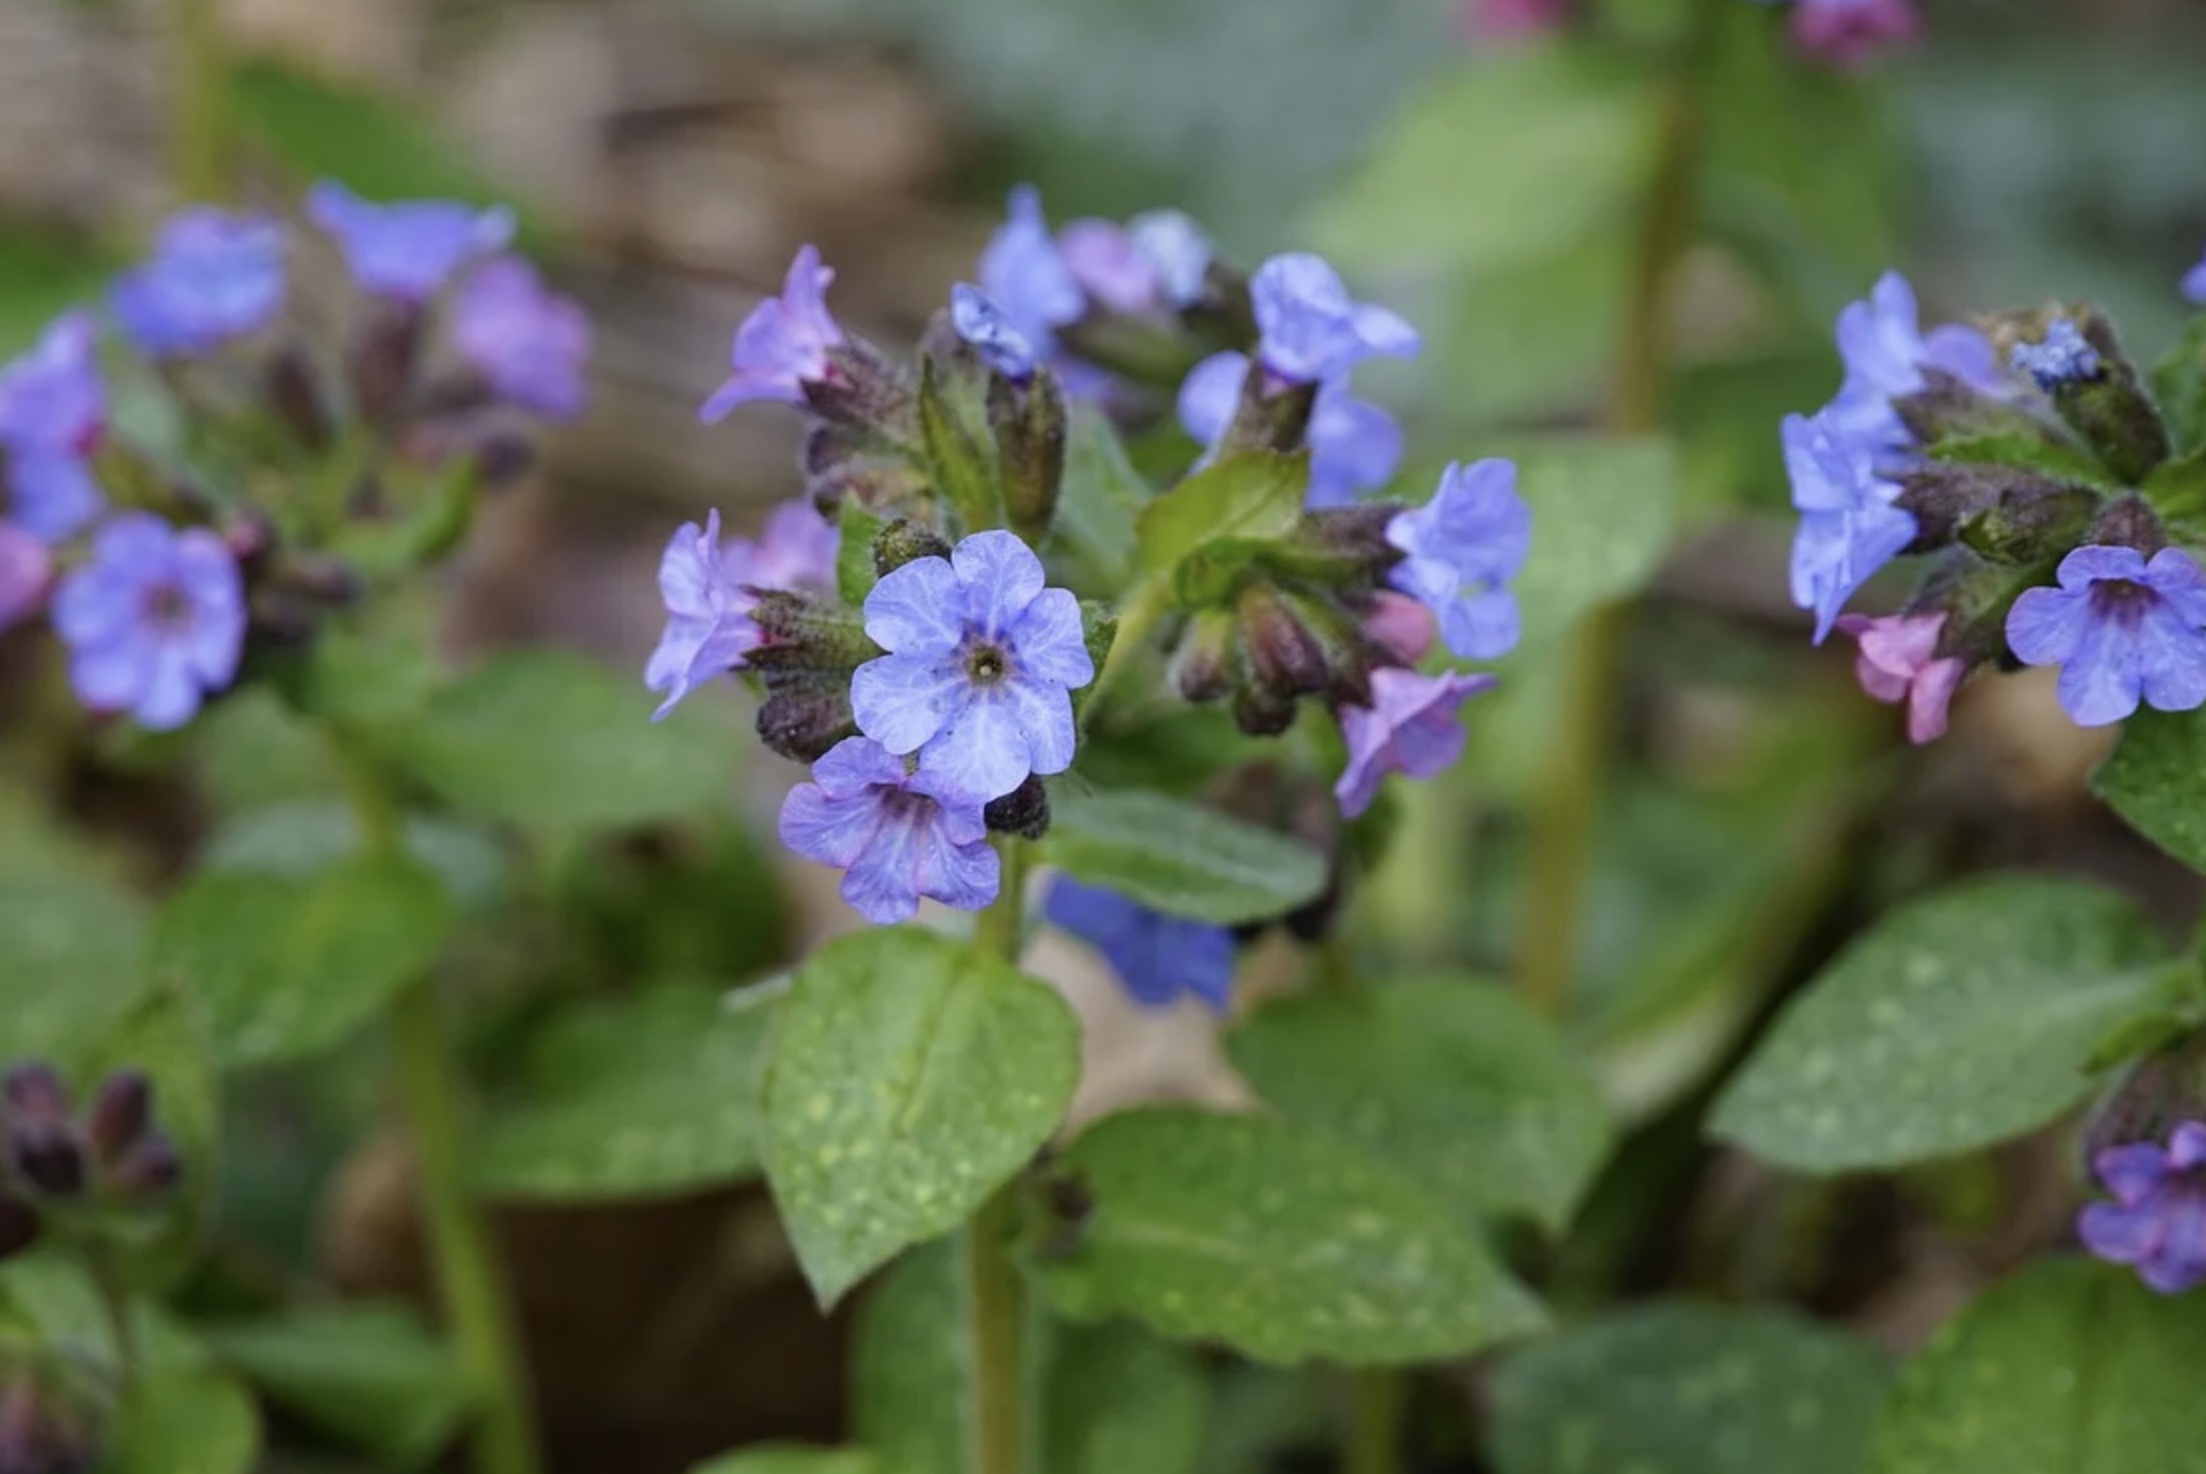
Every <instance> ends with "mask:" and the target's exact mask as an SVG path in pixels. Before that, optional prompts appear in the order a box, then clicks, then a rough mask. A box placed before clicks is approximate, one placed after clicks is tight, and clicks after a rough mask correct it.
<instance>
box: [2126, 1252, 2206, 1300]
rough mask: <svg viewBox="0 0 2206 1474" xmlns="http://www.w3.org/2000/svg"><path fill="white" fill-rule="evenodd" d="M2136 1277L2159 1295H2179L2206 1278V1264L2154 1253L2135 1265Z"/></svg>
mask: <svg viewBox="0 0 2206 1474" xmlns="http://www.w3.org/2000/svg"><path fill="white" fill-rule="evenodd" d="M2137 1278H2139V1279H2140V1280H2143V1281H2144V1283H2145V1288H2147V1289H2149V1290H2151V1291H2153V1292H2154V1293H2156V1294H2161V1295H2180V1294H2182V1293H2183V1292H2184V1291H2186V1290H2188V1289H2190V1288H2192V1287H2193V1286H2195V1285H2196V1284H2198V1283H2199V1281H2200V1280H2206V1264H2201V1263H2200V1262H2199V1261H2197V1260H2194V1259H2179V1258H2175V1257H2173V1256H2169V1255H2160V1254H2156V1255H2154V1256H2152V1257H2151V1258H2149V1259H2146V1260H2144V1261H2143V1262H2141V1263H2140V1264H2138V1266H2137Z"/></svg>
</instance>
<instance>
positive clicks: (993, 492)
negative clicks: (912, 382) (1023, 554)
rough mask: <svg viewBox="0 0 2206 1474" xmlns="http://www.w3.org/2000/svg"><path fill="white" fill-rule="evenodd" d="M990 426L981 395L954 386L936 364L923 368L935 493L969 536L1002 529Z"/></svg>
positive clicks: (923, 427) (924, 430) (922, 427)
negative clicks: (987, 529) (987, 430)
mask: <svg viewBox="0 0 2206 1474" xmlns="http://www.w3.org/2000/svg"><path fill="white" fill-rule="evenodd" d="M987 423H988V415H987V412H986V410H985V409H983V408H982V407H981V405H980V401H979V396H978V394H977V392H975V391H974V390H973V389H971V388H970V387H969V386H966V385H964V384H960V383H956V382H953V381H952V380H951V379H950V378H948V377H947V376H946V375H944V374H943V372H942V370H941V369H940V368H939V367H937V366H936V364H935V362H934V360H932V359H929V360H927V361H926V363H924V364H923V365H921V368H920V375H919V439H920V446H921V449H922V451H923V453H924V454H925V456H926V458H927V466H928V468H929V471H930V473H931V476H932V479H933V481H934V485H935V490H937V491H938V492H940V493H941V494H942V496H943V499H944V500H946V501H948V502H949V504H950V505H951V506H952V507H954V508H956V510H957V514H958V516H959V517H960V518H962V519H964V522H965V529H966V531H968V532H978V531H980V529H982V528H984V527H1000V526H1002V525H1003V488H1002V486H1001V485H1000V484H999V478H998V476H997V471H996V456H995V442H994V440H993V439H991V438H988V437H987V436H986V435H985V434H984V433H983V432H982V429H981V428H980V427H984V426H986V424H987Z"/></svg>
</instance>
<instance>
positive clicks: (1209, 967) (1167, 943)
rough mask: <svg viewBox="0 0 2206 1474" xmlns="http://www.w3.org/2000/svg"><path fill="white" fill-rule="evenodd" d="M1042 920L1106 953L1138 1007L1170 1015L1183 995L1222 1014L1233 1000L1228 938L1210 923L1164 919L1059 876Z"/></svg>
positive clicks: (1107, 892)
mask: <svg viewBox="0 0 2206 1474" xmlns="http://www.w3.org/2000/svg"><path fill="white" fill-rule="evenodd" d="M1042 915H1043V916H1044V917H1046V918H1047V919H1048V921H1049V923H1050V924H1051V925H1052V926H1056V927H1059V928H1062V929H1063V930H1065V931H1068V932H1070V933H1072V934H1073V935H1074V936H1076V937H1078V938H1080V939H1081V940H1082V941H1084V942H1086V943H1088V944H1089V945H1090V946H1092V947H1094V948H1095V949H1096V950H1097V951H1098V952H1101V953H1102V954H1103V959H1104V961H1106V962H1108V963H1110V965H1111V970H1112V971H1113V972H1115V973H1117V974H1118V978H1119V981H1120V982H1122V983H1124V984H1125V985H1126V991H1127V993H1128V994H1130V995H1131V996H1132V998H1133V1000H1134V1001H1135V1002H1136V1003H1139V1004H1140V1005H1141V1006H1142V1007H1144V1008H1169V1007H1170V1006H1171V1005H1172V1004H1173V1003H1175V1002H1177V1001H1178V1000H1179V999H1180V998H1181V997H1183V996H1193V997H1196V998H1200V999H1201V1000H1202V1001H1203V1002H1204V1003H1206V1004H1208V1005H1210V1008H1211V1010H1212V1011H1213V1012H1215V1013H1224V1012H1225V1011H1226V1004H1227V1003H1228V1002H1230V1001H1231V1000H1232V996H1233V963H1234V951H1235V948H1234V942H1233V933H1232V931H1230V930H1229V929H1227V928H1226V927H1222V926H1217V925H1215V924H1213V923H1211V922H1207V921H1191V920H1189V919H1188V918H1186V917H1184V916H1167V915H1165V914H1164V913H1163V912H1161V911H1152V910H1150V909H1149V908H1148V907H1147V906H1144V905H1142V904H1141V903H1140V902H1139V901H1135V900H1130V899H1128V898H1127V897H1125V896H1122V895H1120V894H1119V893H1118V892H1117V891H1114V890H1108V889H1105V888H1104V887H1102V886H1099V885H1087V884H1084V883H1082V882H1081V881H1077V880H1074V879H1072V878H1071V877H1070V876H1064V875H1061V876H1059V877H1057V879H1056V880H1055V881H1053V882H1051V884H1050V888H1049V894H1048V896H1047V897H1046V898H1045V899H1044V900H1043V902H1042Z"/></svg>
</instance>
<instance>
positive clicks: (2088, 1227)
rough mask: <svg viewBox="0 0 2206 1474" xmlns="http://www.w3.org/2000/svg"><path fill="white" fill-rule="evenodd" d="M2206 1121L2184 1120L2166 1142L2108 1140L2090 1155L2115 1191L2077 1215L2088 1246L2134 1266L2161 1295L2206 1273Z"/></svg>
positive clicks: (2101, 1176) (2179, 1289) (2078, 1227)
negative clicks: (2107, 1199) (2112, 1144)
mask: <svg viewBox="0 0 2206 1474" xmlns="http://www.w3.org/2000/svg"><path fill="white" fill-rule="evenodd" d="M2202 1168H2206V1125H2201V1124H2200V1123H2199V1122H2197V1121H2184V1122H2182V1123H2180V1124H2179V1125H2177V1126H2176V1128H2175V1129H2174V1131H2172V1132H2171V1133H2170V1134H2169V1136H2168V1144H2167V1145H2166V1146H2165V1147H2162V1146H2159V1145H2157V1144H2155V1143H2153V1142H2149V1141H2138V1142H2131V1143H2129V1144H2128V1145H2125V1146H2115V1147H2109V1148H2107V1149H2106V1150H2105V1151H2103V1152H2100V1153H2099V1155H2098V1157H2097V1158H2096V1159H2095V1160H2094V1161H2093V1162H2092V1169H2093V1170H2094V1171H2095V1172H2097V1173H2098V1176H2099V1181H2100V1182H2101V1183H2103V1184H2104V1185H2105V1187H2106V1190H2107V1191H2108V1192H2110V1193H2112V1194H2113V1195H2114V1201H2113V1202H2111V1203H2106V1202H2100V1203H2092V1204H2091V1205H2089V1206H2088V1207H2086V1208H2085V1209H2084V1210H2083V1213H2082V1215H2081V1216H2080V1217H2079V1218H2078V1219H2077V1221H2076V1230H2077V1232H2078V1233H2079V1234H2080V1235H2081V1236H2082V1238H2083V1242H2084V1247H2085V1248H2087V1249H2089V1250H2090V1251H2091V1252H2092V1253H2094V1254H2096V1255H2098V1256H2099V1257H2100V1258H2101V1259H2105V1260H2108V1261H2110V1262H2112V1263H2115V1264H2128V1265H2133V1266H2135V1267H2136V1270H2137V1277H2138V1278H2139V1279H2141V1280H2143V1281H2144V1282H2145V1283H2146V1285H2148V1286H2149V1287H2151V1288H2152V1289H2154V1290H2157V1291H2159V1292H2160V1293H2161V1294H2163V1295H2174V1294H2178V1293H2180V1292H2182V1291H2184V1290H2188V1289H2189V1288H2191V1287H2192V1286H2193V1285H2195V1284H2198V1283H2199V1282H2200V1281H2201V1280H2206V1171H2202V1170H2201V1169H2202Z"/></svg>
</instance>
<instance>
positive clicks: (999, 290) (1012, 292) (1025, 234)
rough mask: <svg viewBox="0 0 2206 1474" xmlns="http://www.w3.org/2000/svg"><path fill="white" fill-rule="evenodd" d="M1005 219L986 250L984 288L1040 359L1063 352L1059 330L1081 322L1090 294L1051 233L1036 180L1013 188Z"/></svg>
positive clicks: (982, 273) (982, 267)
mask: <svg viewBox="0 0 2206 1474" xmlns="http://www.w3.org/2000/svg"><path fill="white" fill-rule="evenodd" d="M1006 216H1007V218H1006V219H1005V221H1004V223H1003V224H1002V225H1001V226H998V227H997V229H996V233H995V235H994V236H992V237H991V238H990V239H989V242H988V245H987V248H986V249H985V250H983V251H982V252H981V253H980V288H981V290H982V291H983V292H985V293H987V294H988V296H989V297H991V298H992V299H994V301H995V303H996V305H997V306H998V307H999V308H1001V309H1002V310H1003V312H1004V315H1005V316H1007V317H1008V318H1009V319H1010V320H1011V322H1012V324H1013V325H1014V326H1016V327H1017V328H1018V330H1019V334H1020V336H1021V337H1023V338H1025V339H1026V341H1027V342H1028V343H1029V344H1030V345H1032V348H1033V351H1034V354H1035V356H1036V357H1038V358H1043V359H1047V358H1050V357H1053V356H1054V355H1055V354H1056V351H1057V329H1059V328H1061V327H1066V326H1068V325H1070V324H1072V323H1074V322H1077V321H1079V319H1080V317H1081V315H1082V314H1083V313H1085V312H1086V311H1087V310H1088V300H1087V294H1086V293H1084V292H1083V291H1081V290H1080V282H1079V279H1078V278H1077V277H1075V276H1074V275H1073V269H1072V267H1071V265H1070V264H1069V263H1068V262H1067V261H1066V260H1065V254H1064V252H1063V251H1062V250H1060V249H1059V247H1058V244H1057V242H1056V240H1055V239H1054V238H1052V237H1051V235H1050V233H1049V221H1048V219H1047V218H1045V217H1044V216H1043V214H1042V196H1041V194H1040V193H1039V192H1038V191H1037V190H1036V189H1035V188H1034V186H1033V185H1031V184H1022V185H1020V186H1019V187H1018V188H1016V189H1014V190H1012V191H1011V197H1010V200H1009V201H1008V202H1007V206H1006Z"/></svg>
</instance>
